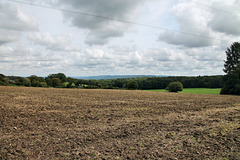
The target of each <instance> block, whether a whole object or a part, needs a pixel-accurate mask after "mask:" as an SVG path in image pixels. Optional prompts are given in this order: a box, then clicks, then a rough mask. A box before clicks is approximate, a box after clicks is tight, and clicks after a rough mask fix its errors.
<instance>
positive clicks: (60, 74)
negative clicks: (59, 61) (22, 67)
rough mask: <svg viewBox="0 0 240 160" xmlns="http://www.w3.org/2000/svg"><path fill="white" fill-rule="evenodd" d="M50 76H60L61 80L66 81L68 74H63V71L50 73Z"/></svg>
mask: <svg viewBox="0 0 240 160" xmlns="http://www.w3.org/2000/svg"><path fill="white" fill-rule="evenodd" d="M48 78H51V79H53V78H59V79H60V80H61V82H66V80H67V77H66V75H65V74H63V73H57V74H50V75H49V76H48Z"/></svg>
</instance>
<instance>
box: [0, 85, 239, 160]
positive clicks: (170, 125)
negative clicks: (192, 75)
mask: <svg viewBox="0 0 240 160" xmlns="http://www.w3.org/2000/svg"><path fill="white" fill-rule="evenodd" d="M0 159H216V160H217V159H240V97H239V96H223V95H200V94H184V93H181V94H177V93H161V92H150V91H126V90H85V89H47V88H25V87H0Z"/></svg>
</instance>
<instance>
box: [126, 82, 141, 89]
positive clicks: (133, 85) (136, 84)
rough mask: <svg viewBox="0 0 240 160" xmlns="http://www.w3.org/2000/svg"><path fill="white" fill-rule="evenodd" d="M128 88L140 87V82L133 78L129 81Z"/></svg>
mask: <svg viewBox="0 0 240 160" xmlns="http://www.w3.org/2000/svg"><path fill="white" fill-rule="evenodd" d="M127 89H132V90H134V89H138V83H137V81H135V80H131V81H129V82H128V83H127Z"/></svg>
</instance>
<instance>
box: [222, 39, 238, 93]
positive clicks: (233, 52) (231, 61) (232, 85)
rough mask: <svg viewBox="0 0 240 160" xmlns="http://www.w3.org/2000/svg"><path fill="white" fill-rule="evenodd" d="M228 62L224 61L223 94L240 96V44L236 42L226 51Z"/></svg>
mask: <svg viewBox="0 0 240 160" xmlns="http://www.w3.org/2000/svg"><path fill="white" fill-rule="evenodd" d="M226 56H227V60H226V61H224V69H223V71H224V72H225V73H226V75H225V76H224V78H223V81H224V86H223V88H222V90H221V94H235V95H240V43H238V42H234V43H233V44H232V45H231V46H230V48H227V50H226Z"/></svg>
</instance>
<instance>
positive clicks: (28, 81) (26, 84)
mask: <svg viewBox="0 0 240 160" xmlns="http://www.w3.org/2000/svg"><path fill="white" fill-rule="evenodd" d="M23 85H24V86H27V87H30V86H31V80H30V79H29V78H24V79H23Z"/></svg>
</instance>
